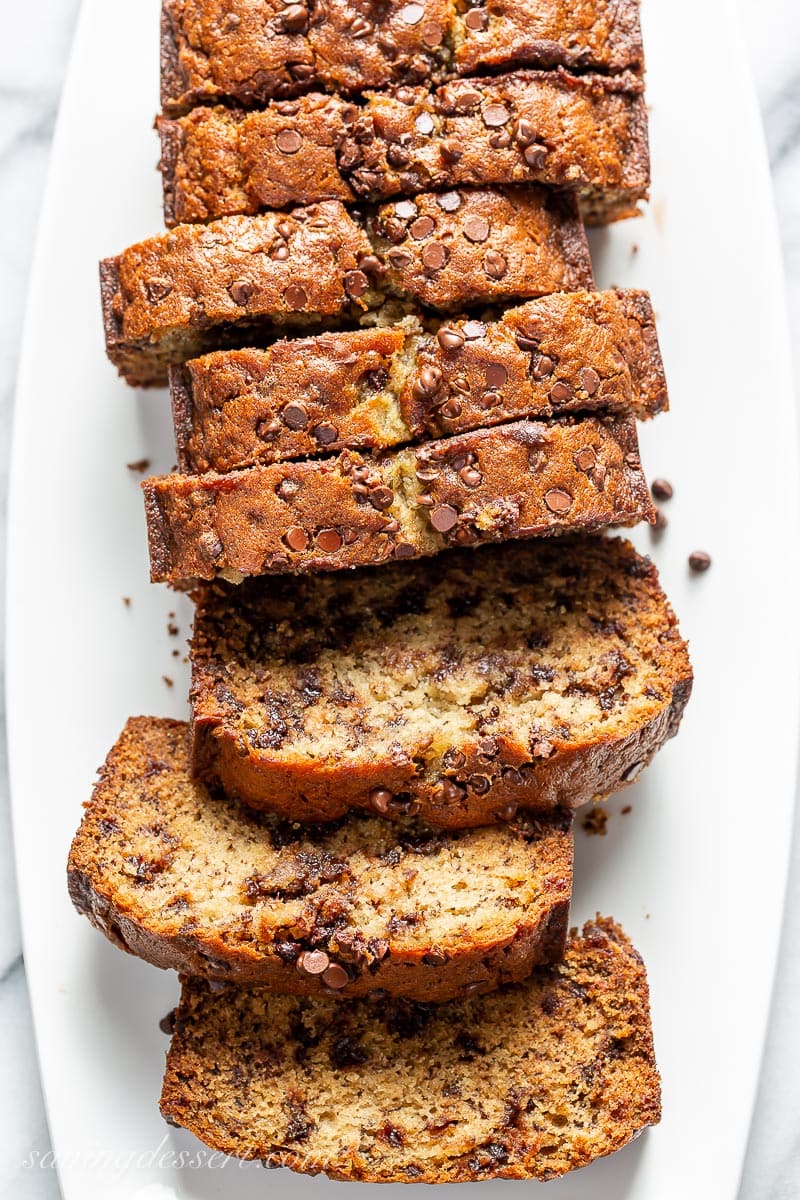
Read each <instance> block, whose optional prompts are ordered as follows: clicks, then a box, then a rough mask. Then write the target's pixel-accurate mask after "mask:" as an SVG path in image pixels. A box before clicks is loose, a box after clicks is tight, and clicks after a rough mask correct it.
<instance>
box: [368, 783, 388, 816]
mask: <svg viewBox="0 0 800 1200" xmlns="http://www.w3.org/2000/svg"><path fill="white" fill-rule="evenodd" d="M393 800H394V792H390V791H389V789H388V788H373V789H372V791H371V792H370V794H369V802H370V804H371V805H372V807H373V808H374V809H375V812H378V813H387V812H388V811H389V807H390V805H391V803H392V801H393Z"/></svg>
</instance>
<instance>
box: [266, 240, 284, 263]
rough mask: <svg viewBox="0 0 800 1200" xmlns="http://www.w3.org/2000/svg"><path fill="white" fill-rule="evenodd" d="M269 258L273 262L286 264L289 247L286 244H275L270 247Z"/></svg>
mask: <svg viewBox="0 0 800 1200" xmlns="http://www.w3.org/2000/svg"><path fill="white" fill-rule="evenodd" d="M269 256H270V258H271V259H272V260H273V262H286V259H287V258H288V257H289V247H288V246H287V245H286V242H276V243H275V245H274V246H272V247H270V252H269Z"/></svg>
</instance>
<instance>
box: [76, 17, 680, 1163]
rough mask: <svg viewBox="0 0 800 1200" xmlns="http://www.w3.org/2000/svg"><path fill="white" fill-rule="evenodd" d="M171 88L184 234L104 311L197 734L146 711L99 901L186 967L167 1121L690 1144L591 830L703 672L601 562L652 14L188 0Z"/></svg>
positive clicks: (627, 346) (652, 372) (364, 1158)
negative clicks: (140, 454)
mask: <svg viewBox="0 0 800 1200" xmlns="http://www.w3.org/2000/svg"><path fill="white" fill-rule="evenodd" d="M161 64H162V106H163V113H164V115H163V116H162V117H160V118H159V120H158V131H159V134H160V138H161V145H162V160H161V169H162V174H163V183H164V214H165V220H166V224H167V226H168V229H167V231H166V232H164V233H161V234H158V235H157V236H155V237H152V238H150V239H149V240H147V241H144V242H141V243H139V244H138V245H135V246H132V247H130V248H129V249H127V250H125V251H123V252H122V253H121V254H120V255H119V256H118V257H116V258H113V259H108V260H106V261H104V262H103V263H102V264H101V288H102V300H103V314H104V322H105V333H106V343H107V349H108V354H109V356H110V358H111V359H112V361H113V362H114V363H115V364H116V365H117V366H118V367H119V370H120V372H121V373H122V374H123V375H124V376H125V378H126V379H127V380H128V381H129V382H130V383H132V384H138V385H160V384H164V383H166V382H169V385H170V390H171V397H172V412H173V418H174V426H175V438H176V446H177V458H178V464H179V465H178V467H177V468H176V470H175V471H173V472H172V473H171V474H169V475H167V476H163V477H160V478H152V479H149V480H147V481H146V482H145V484H144V493H145V512H146V520H147V527H148V535H149V545H150V556H151V566H152V578H153V580H155V581H161V582H165V583H168V584H171V585H173V586H176V587H181V588H184V589H188V590H190V591H191V594H192V598H193V600H194V602H195V606H196V611H195V621H194V630H193V634H192V639H191V665H192V686H191V697H190V700H191V721H190V722H189V723H181V722H176V721H169V720H161V719H157V718H150V717H139V718H134V719H132V720H131V721H130V722H129V723H128V725H127V726H126V728H125V730H124V731H123V733H122V735H121V736H120V738H119V741H118V742H117V744H116V746H115V747H114V748H113V749H112V751H111V752H110V754H109V757H108V759H107V761H106V764H105V766H104V767H103V769H102V771H101V774H100V779H99V782H98V783H97V785H96V788H95V791H94V795H93V798H92V800H91V801H90V803H89V804H88V805H87V809H86V813H85V816H84V818H83V822H82V824H81V827H80V829H79V831H78V833H77V835H76V837H75V840H74V843H73V846H72V850H71V854H70V860H69V883H70V892H71V895H72V898H73V900H74V902H75V905H76V906H77V908H78V909H79V910H80V911H81V912H83V913H85V914H86V915H87V916H88V917H89V919H90V920H91V921H92V922H93V923H94V924H95V925H96V926H97V927H98V928H99V929H101V930H102V931H103V932H104V933H105V934H106V935H107V936H108V937H109V938H111V939H112V940H113V941H115V942H116V943H117V944H118V945H119V946H120V947H121V948H123V949H125V950H128V951H130V952H132V953H134V954H137V955H139V956H141V957H142V958H144V959H147V960H148V961H149V962H151V963H154V964H156V965H157V966H160V967H171V968H174V969H176V970H178V971H180V972H181V977H182V986H183V994H182V997H181V1001H180V1004H179V1006H178V1008H177V1009H176V1012H175V1014H174V1016H173V1019H172V1022H171V1032H172V1044H171V1047H170V1050H169V1053H168V1056H167V1066H166V1076H165V1080H164V1085H163V1093H162V1098H161V1109H162V1112H163V1114H164V1116H165V1118H166V1119H167V1121H169V1122H170V1123H172V1124H176V1125H180V1126H184V1127H185V1128H187V1129H189V1130H190V1131H192V1132H193V1133H194V1134H196V1135H197V1136H198V1137H199V1138H201V1139H202V1140H203V1141H204V1142H206V1143H207V1144H208V1145H210V1146H212V1147H214V1148H216V1149H219V1150H222V1151H224V1152H226V1153H229V1154H232V1155H237V1156H240V1157H242V1158H251V1159H261V1160H263V1161H264V1162H265V1163H267V1164H268V1165H271V1166H289V1167H291V1168H293V1169H295V1170H298V1171H303V1172H309V1173H316V1172H324V1173H327V1174H328V1175H329V1176H331V1177H334V1178H338V1179H342V1180H347V1181H355V1180H368V1181H374V1182H420V1183H437V1182H453V1181H462V1182H463V1181H470V1180H480V1179H487V1178H493V1177H508V1178H540V1179H547V1178H551V1177H553V1176H556V1175H560V1174H563V1173H564V1172H566V1171H569V1170H571V1169H573V1168H576V1167H580V1166H583V1165H585V1164H586V1163H588V1162H590V1161H592V1160H593V1159H595V1158H597V1157H599V1156H602V1155H605V1154H608V1153H610V1152H611V1151H614V1150H616V1149H618V1148H619V1147H621V1146H623V1145H624V1144H625V1143H626V1142H628V1141H630V1140H631V1139H632V1138H633V1137H635V1136H636V1135H637V1134H639V1133H640V1132H641V1131H642V1130H643V1129H644V1128H645V1127H646V1126H648V1125H651V1124H654V1123H656V1122H657V1121H658V1119H659V1116H660V1086H659V1077H658V1073H657V1070H656V1066H655V1061H654V1054H653V1039H652V1032H651V1025H650V1013H649V1001H648V992H647V983H646V978H645V973H644V967H643V965H642V961H641V959H640V957H639V955H638V954H637V952H636V951H635V950H634V949H633V947H632V946H631V944H630V942H629V941H628V939H627V937H626V936H625V934H624V933H623V932H622V930H621V929H620V928H619V926H618V925H617V924H616V923H615V922H614V921H613V920H611V919H609V918H603V917H598V918H597V919H596V920H595V921H592V922H590V923H589V924H587V925H586V926H585V927H584V928H583V930H582V931H578V930H572V931H571V932H570V931H569V919H568V914H569V902H570V895H571V890H572V830H571V826H572V814H573V813H574V811H575V810H576V809H577V808H578V807H579V806H580V805H582V804H585V803H587V802H590V801H594V800H597V799H602V798H604V797H606V796H608V795H609V794H611V793H613V792H615V791H617V790H618V789H620V788H622V787H624V786H625V785H627V784H629V783H631V782H633V780H635V779H636V778H637V777H638V776H639V775H640V773H641V772H642V770H643V769H644V768H645V767H646V765H647V764H648V763H649V762H650V760H651V759H652V757H653V756H654V755H655V753H656V752H657V751H658V749H659V748H660V746H661V745H662V744H663V743H664V742H665V741H666V740H667V739H668V738H670V737H671V736H672V735H673V734H674V733H675V732H676V731H677V728H678V725H679V723H680V720H681V716H682V713H683V710H684V707H685V704H686V702H687V700H688V697H689V692H690V690H691V681H692V674H691V667H690V664H689V660H688V655H687V649H686V645H685V643H684V642H683V641H682V639H681V637H680V634H679V632H678V629H677V625H676V621H675V617H674V615H673V613H672V610H671V608H670V606H669V603H668V601H667V600H666V598H665V596H664V594H663V592H662V590H661V588H660V585H659V581H658V578H657V574H656V571H655V568H654V567H653V565H652V564H651V563H650V562H649V560H647V559H645V558H642V557H641V556H640V555H639V554H637V553H636V551H635V550H634V549H633V547H632V546H631V545H630V544H629V543H628V542H626V541H624V540H622V539H620V538H615V537H608V536H602V534H603V533H604V531H606V530H607V529H609V528H611V527H614V526H629V525H632V524H634V523H636V522H638V521H652V520H653V518H654V510H653V508H652V505H651V503H650V500H649V492H648V487H647V483H646V480H645V476H644V473H643V471H642V466H641V463H640V459H639V450H638V444H637V432H636V421H637V419H641V420H645V419H648V418H650V417H653V416H655V415H656V414H657V413H659V412H661V411H662V410H664V409H665V408H666V407H667V393H666V386H665V381H664V373H663V368H662V363H661V357H660V353H659V347H658V339H657V336H656V331H655V324H654V318H653V312H652V308H651V305H650V301H649V298H648V296H647V294H646V293H643V292H640V291H631V290H628V291H626V290H620V289H617V290H612V291H597V290H595V288H594V284H593V277H592V267H591V261H590V257H589V251H588V246H587V241H586V235H585V230H584V225H585V224H586V223H592V224H602V223H604V222H607V221H611V220H616V219H619V218H622V217H628V216H631V215H634V214H635V213H636V212H637V205H638V203H639V202H640V201H642V200H644V199H646V197H647V190H648V184H649V156H648V144H647V120H646V111H645V102H644V95H643V74H642V72H643V58H642V45H641V35H640V28H639V12H638V0H577V2H576V3H574V4H571V5H565V4H563V3H562V2H561V0H504V2H503V3H502V4H500V3H498V2H497V0H486V3H482V2H481V0H477V2H476V3H474V4H472V3H471V0H381V2H380V3H377V2H376V0H324V2H323V0H164V4H163V19H162V42H161ZM440 552H443V553H440Z"/></svg>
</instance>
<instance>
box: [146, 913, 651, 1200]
mask: <svg viewBox="0 0 800 1200" xmlns="http://www.w3.org/2000/svg"><path fill="white" fill-rule="evenodd" d="M174 1021H175V1033H174V1035H173V1039H172V1045H171V1047H170V1050H169V1053H168V1055H167V1068H166V1076H165V1079H164V1086H163V1091H162V1094H161V1111H162V1113H163V1114H164V1116H165V1117H166V1119H167V1120H168V1121H169V1122H170V1123H172V1124H175V1125H181V1126H184V1127H185V1128H186V1129H189V1130H190V1131H191V1132H192V1133H194V1134H195V1135H196V1136H197V1137H199V1138H200V1139H201V1140H202V1141H204V1142H205V1143H206V1144H207V1145H209V1146H212V1147H213V1148H214V1149H216V1150H220V1151H222V1152H223V1153H225V1154H232V1155H236V1156H238V1157H241V1158H251V1159H262V1160H263V1161H264V1163H265V1165H266V1166H270V1167H277V1166H287V1167H291V1168H292V1169H293V1170H295V1171H301V1172H303V1173H305V1174H310V1175H316V1174H318V1173H320V1172H324V1173H325V1174H326V1175H329V1176H331V1177H332V1178H334V1179H342V1180H345V1181H351V1182H355V1181H365V1182H373V1183H467V1182H472V1181H477V1180H481V1179H492V1178H505V1179H530V1178H535V1179H552V1178H554V1177H556V1176H558V1175H563V1174H565V1173H566V1172H567V1171H571V1170H574V1169H576V1168H578V1167H583V1166H586V1164H587V1163H590V1162H592V1161H593V1160H594V1159H596V1158H600V1157H601V1156H602V1155H605V1154H611V1153H612V1152H613V1151H615V1150H619V1149H620V1148H621V1147H622V1146H624V1145H625V1144H626V1143H627V1142H629V1141H630V1140H631V1139H632V1138H634V1137H636V1136H637V1134H639V1133H641V1132H642V1130H643V1129H644V1128H645V1127H646V1126H648V1125H655V1124H657V1122H658V1121H659V1119H660V1116H661V1089H660V1081H659V1077H658V1071H657V1069H656V1064H655V1058H654V1053H653V1035H652V1029H651V1024H650V1010H649V995H648V989H647V979H646V975H645V969H644V966H643V964H642V960H641V958H640V956H639V955H638V954H637V952H636V951H635V950H634V948H633V947H632V946H631V944H630V942H629V941H628V939H627V937H626V936H625V934H624V933H623V932H622V930H621V929H620V928H619V926H617V925H615V924H614V923H613V922H612V921H610V920H606V919H603V918H601V917H598V918H597V919H596V921H594V922H592V923H590V924H587V925H585V926H584V928H583V931H582V933H580V934H578V933H577V932H574V933H573V935H572V937H571V938H570V942H569V945H568V948H567V954H566V958H565V959H564V961H563V962H561V963H558V964H557V965H555V966H551V967H547V968H543V969H541V970H539V971H537V972H536V974H535V975H533V976H531V978H530V979H529V980H527V981H526V982H524V983H519V984H514V985H511V986H510V987H506V988H503V989H502V990H501V991H498V992H493V993H491V994H490V995H485V996H480V995H479V996H470V997H469V998H468V999H465V1000H462V1001H459V1002H456V1003H452V1004H445V1005H433V1004H413V1003H409V1002H408V1001H403V1000H391V999H378V998H365V999H362V1000H352V1001H350V1002H346V1001H345V1002H343V1003H340V1004H334V1003H332V1002H330V1001H327V1002H326V1001H325V1000H322V999H313V1000H312V999H305V1000H292V999H288V998H285V997H283V998H281V997H277V996H271V995H269V993H267V992H265V991H264V990H237V989H233V988H227V989H225V990H224V991H223V992H222V993H221V994H215V993H214V992H213V991H212V990H211V989H210V988H209V986H208V984H207V983H205V982H203V981H200V980H193V981H192V980H187V981H185V982H184V987H183V994H182V997H181V1002H180V1006H179V1007H178V1009H177V1011H176V1014H175V1018H174Z"/></svg>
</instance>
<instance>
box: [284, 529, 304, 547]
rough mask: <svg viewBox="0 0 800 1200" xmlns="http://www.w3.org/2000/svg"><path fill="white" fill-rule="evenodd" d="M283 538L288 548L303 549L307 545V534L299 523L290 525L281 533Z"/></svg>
mask: <svg viewBox="0 0 800 1200" xmlns="http://www.w3.org/2000/svg"><path fill="white" fill-rule="evenodd" d="M283 540H284V542H285V543H286V545H287V546H288V547H289V549H290V550H295V551H298V552H299V551H300V550H305V548H306V546H307V545H308V534H307V533H306V531H305V529H301V528H300V526H299V525H292V526H291V528H289V529H287V530H286V533H285V534H284V535H283Z"/></svg>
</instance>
